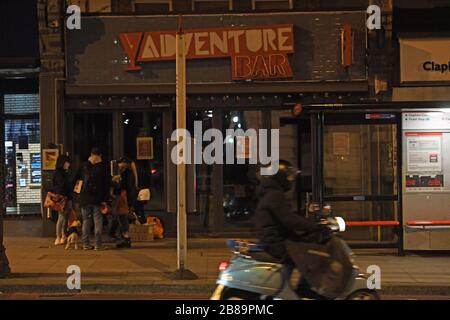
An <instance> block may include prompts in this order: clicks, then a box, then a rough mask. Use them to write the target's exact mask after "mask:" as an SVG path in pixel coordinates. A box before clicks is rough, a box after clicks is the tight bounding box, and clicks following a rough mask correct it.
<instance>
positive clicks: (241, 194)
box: [223, 111, 263, 227]
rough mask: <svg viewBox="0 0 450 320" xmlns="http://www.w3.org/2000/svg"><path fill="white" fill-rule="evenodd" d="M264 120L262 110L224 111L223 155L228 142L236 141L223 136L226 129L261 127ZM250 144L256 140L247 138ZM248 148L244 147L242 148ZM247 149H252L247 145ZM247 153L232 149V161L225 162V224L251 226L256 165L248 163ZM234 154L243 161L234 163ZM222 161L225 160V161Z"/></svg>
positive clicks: (227, 225)
mask: <svg viewBox="0 0 450 320" xmlns="http://www.w3.org/2000/svg"><path fill="white" fill-rule="evenodd" d="M262 128H263V120H262V112H261V111H230V112H225V113H224V118H223V134H224V137H225V144H224V157H225V156H226V147H227V144H235V145H236V144H237V139H235V138H234V139H233V138H228V137H226V130H227V129H233V130H237V129H242V130H244V131H246V130H248V129H255V130H258V129H262ZM251 143H257V141H252V140H250V144H251ZM244 149H245V150H247V148H244ZM248 150H251V148H249V149H248ZM249 156H250V154H245V152H244V154H239V151H237V148H235V161H234V164H224V166H223V184H224V190H223V194H224V199H223V211H224V215H225V226H226V227H251V226H252V217H253V216H254V214H255V208H256V202H257V194H256V193H257V192H256V189H257V182H258V180H257V178H256V171H257V165H255V164H250V163H249V162H250V161H249V159H248V158H247V157H249ZM236 157H244V158H246V159H245V162H246V163H245V164H237V160H236ZM224 162H225V160H224Z"/></svg>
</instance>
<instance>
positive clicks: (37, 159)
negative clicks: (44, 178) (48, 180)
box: [30, 153, 41, 186]
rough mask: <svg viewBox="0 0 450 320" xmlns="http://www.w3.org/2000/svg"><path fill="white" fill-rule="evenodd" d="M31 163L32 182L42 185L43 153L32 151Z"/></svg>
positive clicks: (35, 184)
mask: <svg viewBox="0 0 450 320" xmlns="http://www.w3.org/2000/svg"><path fill="white" fill-rule="evenodd" d="M30 163H31V165H30V166H31V177H30V181H31V184H32V185H34V186H40V185H41V154H40V153H30Z"/></svg>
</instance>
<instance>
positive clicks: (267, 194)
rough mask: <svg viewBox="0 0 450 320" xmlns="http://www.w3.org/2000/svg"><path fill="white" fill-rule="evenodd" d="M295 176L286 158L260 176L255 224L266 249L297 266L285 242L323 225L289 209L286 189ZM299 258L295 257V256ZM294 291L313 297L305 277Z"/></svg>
mask: <svg viewBox="0 0 450 320" xmlns="http://www.w3.org/2000/svg"><path fill="white" fill-rule="evenodd" d="M297 175H298V171H297V170H296V169H294V167H293V166H292V165H291V164H290V163H289V162H288V161H285V160H280V161H279V170H278V172H277V173H276V174H275V175H273V176H261V178H260V185H259V195H258V206H257V208H256V215H255V218H256V226H257V228H258V231H259V240H260V243H261V244H263V245H264V247H265V252H266V253H268V254H269V255H271V256H272V257H273V258H275V259H277V260H278V261H279V262H280V263H283V264H287V265H292V266H293V267H294V266H296V263H295V262H294V261H297V260H298V259H296V257H291V256H290V255H289V253H288V252H289V251H291V252H292V250H288V249H287V247H286V245H287V242H288V241H289V240H290V241H291V243H292V242H296V243H298V242H304V241H306V236H308V235H309V234H314V233H316V232H321V231H323V230H324V228H326V227H325V225H324V224H319V223H317V222H316V221H314V220H312V219H308V218H305V217H302V216H300V215H298V214H296V213H295V212H293V211H292V208H291V206H290V204H289V201H288V199H287V198H286V196H285V192H287V191H289V190H290V189H291V188H292V186H293V184H294V181H295V179H296V177H297ZM297 258H298V257H297ZM297 292H298V293H299V294H302V295H305V296H307V297H312V298H315V297H316V295H315V293H313V292H312V291H311V290H310V286H309V284H308V283H307V281H306V280H305V279H304V277H302V278H301V280H300V283H299V284H298V288H297Z"/></svg>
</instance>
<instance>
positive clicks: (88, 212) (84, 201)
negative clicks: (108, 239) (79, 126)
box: [77, 148, 110, 250]
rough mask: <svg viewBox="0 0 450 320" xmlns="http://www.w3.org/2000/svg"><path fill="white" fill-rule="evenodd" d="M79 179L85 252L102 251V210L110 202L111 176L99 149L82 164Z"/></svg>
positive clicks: (93, 149) (93, 150) (94, 149)
mask: <svg viewBox="0 0 450 320" xmlns="http://www.w3.org/2000/svg"><path fill="white" fill-rule="evenodd" d="M77 178H78V179H79V180H81V181H82V185H81V191H80V197H79V205H80V209H81V215H82V218H83V226H82V231H81V233H82V236H81V238H82V241H83V249H84V250H92V249H95V250H102V249H103V246H102V232H103V215H102V212H101V209H102V208H104V207H106V206H107V201H108V200H109V186H110V176H109V173H108V168H107V166H105V165H104V163H103V161H102V154H101V152H100V150H99V149H98V148H92V150H91V155H90V157H89V158H88V161H87V162H85V163H83V164H82V167H81V170H80V171H79V173H78V175H77ZM92 220H94V228H95V247H92V246H91V245H90V240H89V235H90V231H91V225H92Z"/></svg>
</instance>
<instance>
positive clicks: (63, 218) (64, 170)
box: [52, 155, 73, 245]
mask: <svg viewBox="0 0 450 320" xmlns="http://www.w3.org/2000/svg"><path fill="white" fill-rule="evenodd" d="M70 164H71V160H70V158H69V157H68V156H66V155H60V156H59V157H58V159H57V160H56V170H55V173H54V175H53V180H52V184H53V187H52V191H53V192H54V193H56V194H57V195H60V196H63V197H64V198H65V200H66V201H65V206H64V211H63V212H58V221H57V222H56V240H55V245H62V244H64V243H66V234H65V232H64V229H65V227H66V222H67V216H68V213H70V210H71V209H72V189H73V188H72V187H73V185H72V180H71V179H70V173H69V169H70Z"/></svg>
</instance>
